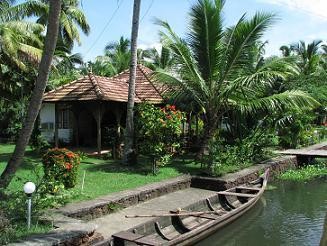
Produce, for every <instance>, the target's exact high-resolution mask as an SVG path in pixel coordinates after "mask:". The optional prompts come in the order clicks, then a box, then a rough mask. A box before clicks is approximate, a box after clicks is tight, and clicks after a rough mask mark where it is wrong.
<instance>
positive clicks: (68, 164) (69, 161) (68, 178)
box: [43, 148, 80, 193]
mask: <svg viewBox="0 0 327 246" xmlns="http://www.w3.org/2000/svg"><path fill="white" fill-rule="evenodd" d="M79 164H80V158H79V156H78V155H77V154H75V153H73V152H72V151H69V150H67V149H58V148H55V149H50V150H48V152H47V153H46V154H45V155H44V156H43V167H44V180H45V181H46V185H47V186H48V187H47V188H48V190H49V191H52V192H53V193H56V192H57V190H58V189H60V187H61V185H63V186H64V188H65V189H67V188H73V187H75V185H76V180H77V171H78V166H79Z"/></svg>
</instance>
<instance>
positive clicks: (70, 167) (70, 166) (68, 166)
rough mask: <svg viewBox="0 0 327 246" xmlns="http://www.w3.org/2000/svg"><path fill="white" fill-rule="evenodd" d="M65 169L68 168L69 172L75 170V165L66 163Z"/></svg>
mask: <svg viewBox="0 0 327 246" xmlns="http://www.w3.org/2000/svg"><path fill="white" fill-rule="evenodd" d="M65 167H66V169H67V170H70V169H72V168H73V165H72V164H70V163H69V162H66V163H65Z"/></svg>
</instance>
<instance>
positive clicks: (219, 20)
mask: <svg viewBox="0 0 327 246" xmlns="http://www.w3.org/2000/svg"><path fill="white" fill-rule="evenodd" d="M224 2H225V1H224V0H199V1H198V2H197V3H196V4H195V5H193V6H192V8H191V12H190V24H189V32H188V34H187V36H186V38H185V39H182V38H180V37H179V36H178V35H177V34H176V33H175V32H174V31H173V30H172V28H171V27H170V25H169V24H168V23H167V22H164V21H160V20H157V23H158V24H159V25H160V26H161V27H162V28H163V29H164V31H161V32H160V36H161V40H162V43H163V46H165V47H167V48H169V49H170V51H171V52H172V54H173V56H174V60H175V65H174V68H173V69H172V70H171V72H166V71H163V70H158V71H157V72H156V77H157V79H158V80H160V81H165V82H167V83H170V84H173V85H176V86H178V87H179V88H181V89H182V90H184V91H185V92H186V93H187V94H188V96H189V97H192V98H193V100H194V101H196V102H197V104H198V105H199V107H200V108H202V109H203V112H204V116H203V121H204V131H203V137H202V142H201V150H200V153H203V152H204V151H205V149H206V148H207V146H208V143H209V140H211V139H212V138H213V136H214V133H215V131H216V129H217V126H218V123H219V122H220V121H221V118H222V116H223V115H224V114H225V113H226V112H227V111H229V110H231V109H234V110H235V109H237V110H239V111H240V112H243V113H248V114H251V113H253V112H258V111H259V110H262V109H265V110H266V111H274V110H278V109H282V107H283V106H285V107H286V106H287V107H304V106H313V105H315V104H316V103H317V102H316V101H315V100H314V99H312V98H311V97H310V96H308V95H307V94H305V93H303V92H301V91H296V90H294V91H286V92H283V93H280V94H273V95H269V96H266V95H265V94H264V92H265V91H266V90H267V89H269V88H270V87H271V85H272V83H273V82H274V80H275V79H277V78H279V79H285V78H286V76H287V73H284V72H282V71H280V70H279V69H273V68H274V67H279V66H278V65H277V64H276V65H274V66H273V67H272V66H268V65H264V66H260V67H258V68H257V69H256V70H252V69H249V67H251V66H252V63H253V59H249V56H250V55H251V52H252V51H253V48H254V46H255V45H256V44H257V43H258V41H259V40H260V38H261V37H262V36H263V34H264V33H265V31H266V30H267V29H268V28H269V27H270V26H271V25H272V24H273V23H274V21H275V16H274V15H273V14H269V13H256V14H255V15H254V16H253V17H252V18H250V19H247V18H246V16H245V15H243V16H242V17H241V18H240V19H239V21H238V22H237V24H236V25H235V26H231V27H228V28H224V26H223V19H224V17H223V12H222V10H223V6H224ZM184 94H185V93H184Z"/></svg>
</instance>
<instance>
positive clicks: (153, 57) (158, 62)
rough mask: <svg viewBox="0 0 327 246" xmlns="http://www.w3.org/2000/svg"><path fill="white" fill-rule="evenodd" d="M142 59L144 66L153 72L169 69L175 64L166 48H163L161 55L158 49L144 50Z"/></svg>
mask: <svg viewBox="0 0 327 246" xmlns="http://www.w3.org/2000/svg"><path fill="white" fill-rule="evenodd" d="M142 58H143V63H144V65H145V66H147V67H149V68H151V69H152V70H156V69H158V68H161V69H167V68H170V67H171V66H172V64H173V57H172V55H171V52H170V50H169V49H167V48H166V47H162V48H161V51H160V53H159V52H158V50H157V49H156V48H152V49H148V50H144V51H143V54H142Z"/></svg>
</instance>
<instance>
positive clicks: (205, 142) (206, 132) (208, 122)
mask: <svg viewBox="0 0 327 246" xmlns="http://www.w3.org/2000/svg"><path fill="white" fill-rule="evenodd" d="M210 115H211V114H208V115H207V117H206V119H205V121H204V125H203V128H204V129H203V135H202V137H201V139H200V148H199V150H198V152H197V154H196V157H197V159H200V158H201V157H202V156H203V155H208V154H209V142H210V140H211V139H212V138H213V137H214V134H215V131H216V130H217V125H218V117H217V116H215V115H214V116H210Z"/></svg>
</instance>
